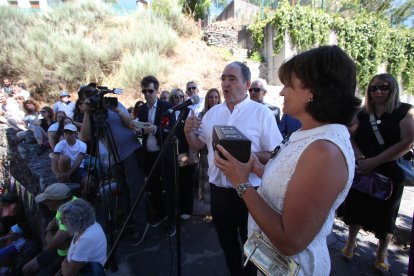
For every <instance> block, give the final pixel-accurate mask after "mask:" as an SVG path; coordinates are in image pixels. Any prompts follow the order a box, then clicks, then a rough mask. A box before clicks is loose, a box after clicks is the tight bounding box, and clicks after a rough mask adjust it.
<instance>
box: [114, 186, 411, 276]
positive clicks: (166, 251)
mask: <svg viewBox="0 0 414 276" xmlns="http://www.w3.org/2000/svg"><path fill="white" fill-rule="evenodd" d="M413 206H414V188H406V191H405V192H404V197H403V202H402V206H401V212H400V213H401V214H400V217H401V218H400V219H399V220H400V221H399V223H400V224H401V225H408V223H411V216H412V212H413V209H414V208H413ZM207 212H208V204H204V203H202V202H199V201H198V200H195V211H194V215H193V216H192V217H191V218H190V219H189V220H187V221H183V222H182V225H181V252H182V253H181V275H209V276H210V275H211V276H214V275H217V276H218V275H228V273H227V270H226V266H225V262H224V256H223V254H222V252H221V249H220V246H219V244H218V240H217V236H216V232H215V230H214V225H213V223H211V222H210V223H209V222H206V221H205V220H203V219H204V215H205V214H206V213H207ZM409 217H410V218H409ZM165 233H166V229H165V228H164V227H163V226H159V227H157V228H150V230H149V232H148V236H147V238H146V239H145V241H144V242H143V244H141V245H140V246H139V247H133V246H131V245H130V240H129V238H128V237H126V238H125V239H124V240H123V241H122V242H121V244H120V247H119V250H118V252H117V260H118V263H119V268H118V271H117V272H113V273H111V272H108V274H107V275H122V276H123V275H125V276H127V275H157V276H158V275H159V276H164V275H177V263H176V237H173V238H168V237H166V235H165ZM405 234H407V233H405ZM346 236H347V227H346V225H344V223H343V222H342V221H341V220H335V224H334V227H333V229H332V233H331V235H330V236H329V237H328V246H329V251H330V255H331V262H332V268H331V275H338V276H342V275H343V276H345V275H353V276H357V275H378V273H377V272H376V271H375V270H374V268H373V262H374V256H375V255H374V253H375V248H376V243H377V241H376V239H375V237H374V235H373V234H371V233H368V232H363V231H361V233H360V234H359V236H358V248H357V250H356V252H355V257H354V260H352V261H351V262H345V261H344V260H343V259H342V258H341V253H340V250H341V249H342V247H343V245H344V242H345V240H346ZM389 249H390V256H389V261H390V264H391V274H390V275H407V268H408V252H409V248H408V247H405V246H404V245H401V244H396V243H392V244H391V245H390V248H389Z"/></svg>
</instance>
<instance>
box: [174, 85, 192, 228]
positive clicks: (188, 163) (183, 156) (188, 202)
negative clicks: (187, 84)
mask: <svg viewBox="0 0 414 276" xmlns="http://www.w3.org/2000/svg"><path fill="white" fill-rule="evenodd" d="M169 100H170V103H171V104H172V105H173V106H176V105H179V104H181V103H183V102H184V92H183V91H182V90H181V89H180V88H174V89H173V90H171V92H170V99H169ZM190 111H191V109H189V108H185V109H182V110H178V111H175V118H176V119H178V116H179V115H180V113H181V112H184V117H183V119H182V121H181V122H178V126H177V129H176V132H175V134H176V136H177V138H178V141H179V143H178V166H179V172H178V176H179V184H180V211H181V214H180V217H181V219H183V220H187V219H189V218H190V216H191V214H192V212H193V186H194V184H195V183H194V182H195V179H194V171H195V162H198V151H193V150H191V149H190V147H189V146H188V143H187V140H186V138H185V134H184V123H185V119H187V116H188V114H190ZM194 155H197V156H196V158H194V157H195V156H194ZM196 159H197V161H195V160H196Z"/></svg>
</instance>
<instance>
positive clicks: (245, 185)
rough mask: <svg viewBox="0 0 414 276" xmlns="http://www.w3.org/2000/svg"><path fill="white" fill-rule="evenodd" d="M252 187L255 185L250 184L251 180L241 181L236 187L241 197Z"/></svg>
mask: <svg viewBox="0 0 414 276" xmlns="http://www.w3.org/2000/svg"><path fill="white" fill-rule="evenodd" d="M250 187H253V185H252V184H250V182H245V183H241V184H239V185H238V186H237V187H236V192H237V194H238V195H239V197H243V194H244V193H245V192H246V190H247V189H248V188H250Z"/></svg>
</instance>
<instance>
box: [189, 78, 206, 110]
mask: <svg viewBox="0 0 414 276" xmlns="http://www.w3.org/2000/svg"><path fill="white" fill-rule="evenodd" d="M198 92H199V90H198V86H197V84H196V83H195V81H189V82H187V85H186V90H185V93H186V94H187V96H188V97H189V98H191V97H192V96H194V95H197V96H199V97H200V100H199V101H198V103H197V104H194V105H191V106H190V107H189V108H190V109H192V110H194V112H195V114H196V115H198V114H199V113H200V112H201V111H203V108H204V97H201V96H200V95H198Z"/></svg>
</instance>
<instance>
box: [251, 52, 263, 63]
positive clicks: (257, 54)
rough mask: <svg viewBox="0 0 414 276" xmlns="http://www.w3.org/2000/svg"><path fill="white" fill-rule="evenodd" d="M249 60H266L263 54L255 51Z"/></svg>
mask: <svg viewBox="0 0 414 276" xmlns="http://www.w3.org/2000/svg"><path fill="white" fill-rule="evenodd" d="M249 58H250V59H251V60H253V61H256V62H262V61H263V60H264V58H263V56H262V54H260V52H258V51H253V52H252V54H251V55H250V57H249Z"/></svg>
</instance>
